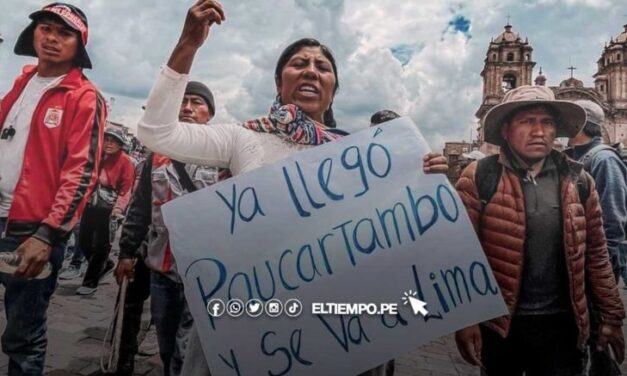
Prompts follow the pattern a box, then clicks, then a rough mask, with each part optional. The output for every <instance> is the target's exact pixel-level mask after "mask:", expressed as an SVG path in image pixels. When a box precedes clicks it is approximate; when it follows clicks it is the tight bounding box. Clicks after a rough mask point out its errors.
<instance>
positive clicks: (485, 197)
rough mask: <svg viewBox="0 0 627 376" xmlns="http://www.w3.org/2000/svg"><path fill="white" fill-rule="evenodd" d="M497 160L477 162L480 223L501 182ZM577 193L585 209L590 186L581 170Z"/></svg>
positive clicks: (500, 169)
mask: <svg viewBox="0 0 627 376" xmlns="http://www.w3.org/2000/svg"><path fill="white" fill-rule="evenodd" d="M498 159H499V155H498V154H495V155H491V156H489V157H485V158H483V159H480V160H479V161H478V162H477V169H476V171H475V184H476V186H477V192H478V193H479V201H481V211H480V212H479V218H480V221H482V218H483V212H484V210H485V207H486V206H487V205H488V203H489V202H490V200H491V199H492V196H494V193H495V192H496V188H497V186H498V185H499V181H500V180H501V174H502V173H503V166H501V165H500V164H499V163H498ZM577 191H578V193H579V202H581V203H582V205H583V206H584V208H585V207H586V205H585V203H586V201H588V197H589V196H590V186H589V185H588V179H587V178H586V175H585V173H584V171H583V170H582V171H581V173H580V174H579V178H578V179H577Z"/></svg>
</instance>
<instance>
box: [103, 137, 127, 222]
mask: <svg viewBox="0 0 627 376" xmlns="http://www.w3.org/2000/svg"><path fill="white" fill-rule="evenodd" d="M98 182H99V183H100V186H101V187H104V188H105V189H110V190H112V191H113V192H115V195H116V196H117V199H116V200H115V205H114V206H113V211H116V210H118V211H119V212H120V213H122V214H124V212H125V211H126V207H127V206H128V203H129V201H130V200H131V192H132V190H133V184H134V183H135V166H134V165H133V161H131V157H129V156H128V155H127V154H126V153H125V152H124V151H123V150H121V149H120V150H118V151H117V152H116V153H115V154H112V155H105V154H103V158H102V159H101V160H100V175H99V177H98Z"/></svg>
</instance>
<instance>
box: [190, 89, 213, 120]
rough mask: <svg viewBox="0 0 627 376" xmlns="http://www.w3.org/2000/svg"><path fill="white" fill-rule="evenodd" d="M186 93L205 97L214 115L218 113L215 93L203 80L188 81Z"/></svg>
mask: <svg viewBox="0 0 627 376" xmlns="http://www.w3.org/2000/svg"><path fill="white" fill-rule="evenodd" d="M185 94H193V95H198V96H199V97H202V99H204V100H205V102H206V103H207V106H208V107H209V109H210V110H211V112H212V113H213V114H214V115H215V114H216V105H215V103H214V101H213V94H212V93H211V90H209V88H208V87H207V86H206V85H205V84H203V83H202V82H198V81H189V82H188V83H187V87H186V88H185Z"/></svg>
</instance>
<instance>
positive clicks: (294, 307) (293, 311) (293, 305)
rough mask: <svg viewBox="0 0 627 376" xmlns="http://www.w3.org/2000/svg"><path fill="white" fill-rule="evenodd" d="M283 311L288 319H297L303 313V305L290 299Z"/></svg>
mask: <svg viewBox="0 0 627 376" xmlns="http://www.w3.org/2000/svg"><path fill="white" fill-rule="evenodd" d="M283 309H284V310H285V314H286V315H288V316H289V317H297V316H299V315H300V314H301V313H302V312H303V304H302V303H301V302H300V300H298V299H290V300H288V301H287V302H285V304H284V307H283Z"/></svg>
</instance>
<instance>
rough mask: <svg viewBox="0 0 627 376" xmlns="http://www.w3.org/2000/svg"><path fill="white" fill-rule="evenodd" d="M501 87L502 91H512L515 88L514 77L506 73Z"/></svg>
mask: <svg viewBox="0 0 627 376" xmlns="http://www.w3.org/2000/svg"><path fill="white" fill-rule="evenodd" d="M501 87H502V88H503V91H508V90H512V89H513V88H515V87H516V76H514V75H513V74H511V73H508V74H506V75H505V76H503V81H502V82H501Z"/></svg>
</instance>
